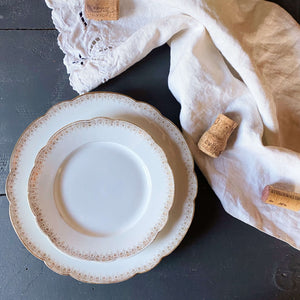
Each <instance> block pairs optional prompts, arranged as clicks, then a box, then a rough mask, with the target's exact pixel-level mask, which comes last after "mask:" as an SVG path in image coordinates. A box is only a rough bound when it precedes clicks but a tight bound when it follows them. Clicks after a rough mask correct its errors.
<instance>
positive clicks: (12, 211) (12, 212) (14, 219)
mask: <svg viewBox="0 0 300 300" xmlns="http://www.w3.org/2000/svg"><path fill="white" fill-rule="evenodd" d="M94 94H107V95H111V94H112V95H119V96H121V97H123V98H125V99H127V100H131V101H132V102H133V103H136V104H141V105H146V106H147V107H148V108H151V109H153V110H154V111H155V112H156V113H157V114H158V116H159V117H160V118H161V119H163V120H164V121H165V122H167V123H169V124H170V125H172V126H173V127H174V128H175V130H176V131H177V134H179V135H180V136H182V134H181V132H180V131H179V129H178V128H177V127H176V125H175V124H174V123H173V122H172V121H170V120H169V119H167V118H166V117H164V116H163V115H162V114H161V112H160V111H159V110H158V109H157V108H155V107H154V106H152V105H150V104H148V103H146V102H143V101H137V100H135V99H133V98H131V97H129V96H126V95H123V94H120V93H114V92H101V91H100V92H91V93H86V94H83V95H79V96H77V97H75V98H73V99H71V100H65V101H62V102H60V103H57V104H55V105H54V106H52V107H51V108H50V109H49V110H48V111H47V112H46V113H45V114H44V115H42V116H41V117H39V118H38V119H36V120H35V121H33V122H32V123H31V124H30V125H29V126H27V128H26V129H25V130H24V132H23V133H22V135H21V136H20V138H19V139H18V141H17V143H16V145H15V147H14V149H13V151H12V155H11V159H10V165H9V174H8V177H7V180H6V185H5V190H6V195H7V199H8V201H9V216H10V220H11V223H12V225H13V228H14V230H15V232H16V234H17V236H18V237H19V239H20V240H21V242H22V243H23V245H24V246H25V248H26V249H27V250H28V251H29V252H30V253H31V254H32V255H34V256H35V257H37V258H38V259H40V260H42V261H44V263H45V264H46V265H47V267H49V268H50V269H51V270H53V271H54V272H56V273H58V274H60V275H69V276H71V277H73V278H74V279H76V280H79V281H82V282H86V283H95V284H103V283H104V284H106V283H117V282H121V281H125V280H127V279H130V278H132V277H133V276H135V275H136V274H140V273H145V272H148V271H150V270H151V269H153V268H154V267H155V266H157V265H158V264H159V263H160V261H161V260H162V259H163V258H164V257H165V256H167V255H169V254H170V253H172V252H173V251H174V250H175V249H176V248H177V247H178V245H179V244H180V243H181V241H182V240H183V238H184V237H185V234H186V232H187V231H188V229H189V227H190V225H191V222H192V220H193V216H194V212H195V198H196V196H197V192H198V184H197V177H196V173H195V170H194V162H193V158H192V155H191V152H190V151H189V147H188V146H187V144H185V146H186V147H187V154H188V157H186V164H188V165H190V167H191V169H192V170H191V175H192V177H191V178H190V179H191V180H192V181H193V182H192V183H191V185H190V186H192V187H193V193H192V195H190V201H189V202H191V204H192V207H189V209H190V210H191V211H190V212H189V213H190V214H189V218H187V219H188V220H187V223H185V226H184V228H182V232H181V234H180V237H179V238H177V240H176V242H175V243H174V244H173V245H172V246H171V247H170V248H171V249H167V250H166V251H163V253H161V255H160V256H159V258H158V259H157V257H156V258H155V259H154V261H153V263H152V264H151V265H147V266H146V265H144V266H143V267H140V268H138V269H133V270H131V271H128V272H126V273H125V274H122V277H121V278H120V277H119V278H118V279H117V280H115V279H114V278H111V279H110V278H107V279H105V280H104V279H103V278H100V277H99V278H98V277H97V276H93V278H89V279H87V278H86V277H87V276H86V275H82V274H81V273H80V272H78V271H76V270H71V269H69V268H67V269H66V268H64V267H63V266H61V265H58V264H56V263H55V261H54V260H52V259H51V258H50V257H48V256H47V254H46V253H45V252H43V251H42V250H40V249H37V248H36V247H35V246H32V245H31V242H30V241H27V238H25V237H23V235H22V234H24V233H23V232H21V231H20V232H19V228H18V227H19V226H20V224H19V222H20V221H19V219H18V216H17V213H16V201H15V199H14V192H13V186H11V184H12V181H13V178H14V177H15V176H16V168H15V167H16V166H17V164H18V159H17V158H18V156H17V155H16V151H17V149H19V147H20V142H21V141H22V140H23V139H24V136H25V135H26V134H28V132H29V131H30V130H31V129H33V127H34V126H35V125H36V124H38V123H39V122H40V121H41V120H42V119H44V118H45V117H46V116H47V115H48V114H50V113H51V112H52V111H54V110H55V109H57V108H58V107H59V106H63V105H66V104H68V103H72V102H74V103H75V102H76V101H77V100H78V99H80V98H81V97H85V96H86V95H94ZM78 121H80V120H78Z"/></svg>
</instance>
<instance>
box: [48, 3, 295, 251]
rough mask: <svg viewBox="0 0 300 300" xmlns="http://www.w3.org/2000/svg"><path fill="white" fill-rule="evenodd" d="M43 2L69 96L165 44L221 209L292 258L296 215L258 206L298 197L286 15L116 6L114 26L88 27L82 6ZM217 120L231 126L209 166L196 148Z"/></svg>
mask: <svg viewBox="0 0 300 300" xmlns="http://www.w3.org/2000/svg"><path fill="white" fill-rule="evenodd" d="M46 3H47V5H48V6H49V7H50V8H52V17H53V21H54V24H55V26H56V28H57V29H58V30H59V32H60V34H59V37H58V42H59V46H60V47H61V49H62V50H63V52H64V53H65V58H64V63H65V65H66V67H67V71H68V73H69V74H70V82H71V85H72V86H73V88H74V89H75V90H76V91H77V92H78V93H85V92H88V91H90V90H91V89H93V88H95V87H97V86H98V85H99V84H101V83H103V82H105V81H107V80H109V79H110V78H112V77H114V76H117V75H118V74H120V73H121V72H123V71H124V70H126V69H127V68H129V67H130V66H131V65H133V64H134V63H136V62H137V61H139V60H140V59H142V58H143V57H145V56H146V55H147V54H148V53H149V52H150V51H151V50H152V49H153V48H155V47H158V46H160V45H162V44H164V43H166V42H168V43H169V45H170V49H171V67H170V74H169V78H168V83H169V88H170V90H171V92H172V93H173V94H174V96H175V97H176V99H177V100H178V101H179V102H180V103H181V107H182V109H181V113H180V120H181V125H182V128H183V131H184V134H185V136H186V138H187V141H188V144H189V146H190V149H191V150H192V153H193V155H194V158H195V161H196V162H197V164H198V166H199V167H200V169H201V170H202V172H203V173H204V175H205V176H206V178H207V179H208V181H209V183H210V185H211V186H212V188H213V190H214V191H215V193H216V194H217V196H218V197H219V199H220V201H221V202H222V205H223V207H224V209H225V210H226V211H227V212H228V213H229V214H231V215H232V216H234V217H236V218H238V219H240V220H242V221H244V222H246V223H248V224H250V225H252V226H255V227H256V228H258V229H260V230H262V231H264V232H266V233H268V234H270V235H272V236H274V237H277V238H279V239H281V240H284V241H286V242H288V243H289V244H291V245H292V246H294V247H296V248H299V249H300V212H293V211H290V210H287V209H284V208H279V207H276V206H272V205H268V204H265V203H263V202H262V201H261V193H262V190H263V188H264V186H265V185H268V184H279V185H281V186H282V187H283V188H284V189H289V190H291V191H296V192H300V28H299V25H298V23H296V21H295V20H293V18H292V17H291V16H290V15H289V14H288V13H287V12H285V11H284V10H283V9H282V8H280V7H279V6H277V5H276V4H273V3H270V2H266V1H261V0H228V1H224V0H160V1H156V0H120V19H119V20H118V21H103V22H96V21H91V20H88V19H87V18H85V16H84V9H83V6H84V1H83V0H68V1H63V0H46ZM162 101H163V99H162ZM220 113H224V114H226V115H227V116H228V117H230V118H232V119H233V120H235V121H237V122H238V123H239V127H238V128H237V130H235V132H234V134H233V135H232V136H231V138H230V139H229V143H228V147H227V149H226V151H225V152H224V153H223V154H222V155H221V156H220V157H219V158H216V159H213V158H209V157H208V156H206V155H205V154H203V153H202V152H200V151H199V150H198V148H197V146H196V144H197V142H198V140H199V138H200V136H201V135H202V134H203V133H204V132H205V131H206V130H207V129H208V128H209V127H210V126H211V124H212V123H213V122H214V120H215V119H216V117H217V115H218V114H220ZM203 201H205V199H203Z"/></svg>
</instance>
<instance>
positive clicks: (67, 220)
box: [28, 118, 174, 261]
mask: <svg viewBox="0 0 300 300" xmlns="http://www.w3.org/2000/svg"><path fill="white" fill-rule="evenodd" d="M173 197H174V179H173V175H172V171H171V169H170V167H169V165H168V161H167V158H166V156H165V154H164V152H163V150H162V149H161V148H160V147H159V146H158V145H157V144H156V143H155V142H154V140H153V139H152V138H151V136H150V135H149V134H148V133H146V132H145V131H144V130H142V129H141V128H139V127H138V126H136V125H134V124H132V123H129V122H126V121H121V120H112V119H108V118H94V119H92V120H87V121H78V122H74V123H72V124H70V125H68V126H66V127H64V128H63V129H61V130H59V131H58V132H57V133H55V134H54V135H53V136H52V137H51V138H50V140H49V142H48V143H47V145H46V146H45V147H44V148H43V149H42V150H41V151H40V152H39V153H38V155H37V158H36V160H35V165H34V167H33V169H32V172H31V176H30V177H29V184H28V199H29V203H30V206H31V209H32V211H33V213H34V215H35V216H36V218H37V223H38V225H39V226H40V228H41V230H42V231H43V232H44V233H45V234H46V235H47V236H48V237H49V238H50V240H51V241H52V242H53V243H54V244H55V245H56V246H57V247H58V248H59V249H60V250H62V251H63V252H65V253H67V254H69V255H72V256H76V257H79V258H83V259H87V260H96V261H111V260H115V259H117V258H120V257H128V256H130V255H134V254H136V253H137V252H139V251H141V250H142V249H144V248H145V247H146V246H148V245H149V244H150V243H151V242H152V241H153V239H154V238H155V236H156V235H157V233H158V232H159V231H160V230H161V229H162V228H163V226H164V225H165V223H166V222H167V219H168V213H169V210H170V208H171V205H172V202H173Z"/></svg>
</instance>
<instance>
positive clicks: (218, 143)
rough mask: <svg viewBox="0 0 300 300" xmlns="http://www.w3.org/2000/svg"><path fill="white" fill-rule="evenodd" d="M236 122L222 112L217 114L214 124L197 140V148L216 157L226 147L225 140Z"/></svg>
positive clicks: (235, 125)
mask: <svg viewBox="0 0 300 300" xmlns="http://www.w3.org/2000/svg"><path fill="white" fill-rule="evenodd" d="M237 126H238V124H237V123H236V122H235V121H233V120H231V119H229V118H228V117H226V116H225V115H223V114H220V115H218V117H217V119H216V120H215V122H214V124H213V125H212V126H211V127H210V128H209V130H207V131H206V132H205V133H204V134H203V135H202V136H201V138H200V140H199V142H198V148H199V149H200V150H201V151H202V152H204V153H205V154H207V155H209V156H211V157H214V158H216V157H218V156H219V155H220V154H221V153H222V152H223V151H224V150H225V148H226V145H227V141H228V139H229V137H230V135H231V133H232V132H233V130H234V129H235V128H236V127H237Z"/></svg>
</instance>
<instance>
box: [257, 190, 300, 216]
mask: <svg viewBox="0 0 300 300" xmlns="http://www.w3.org/2000/svg"><path fill="white" fill-rule="evenodd" d="M261 198H262V200H263V201H264V202H265V203H269V204H273V205H276V206H280V207H284V208H287V209H290V210H293V211H299V210H300V194H297V193H293V192H288V191H284V190H280V189H277V188H275V187H273V186H272V185H267V186H266V187H265V188H264V190H263V192H262V197H261Z"/></svg>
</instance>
